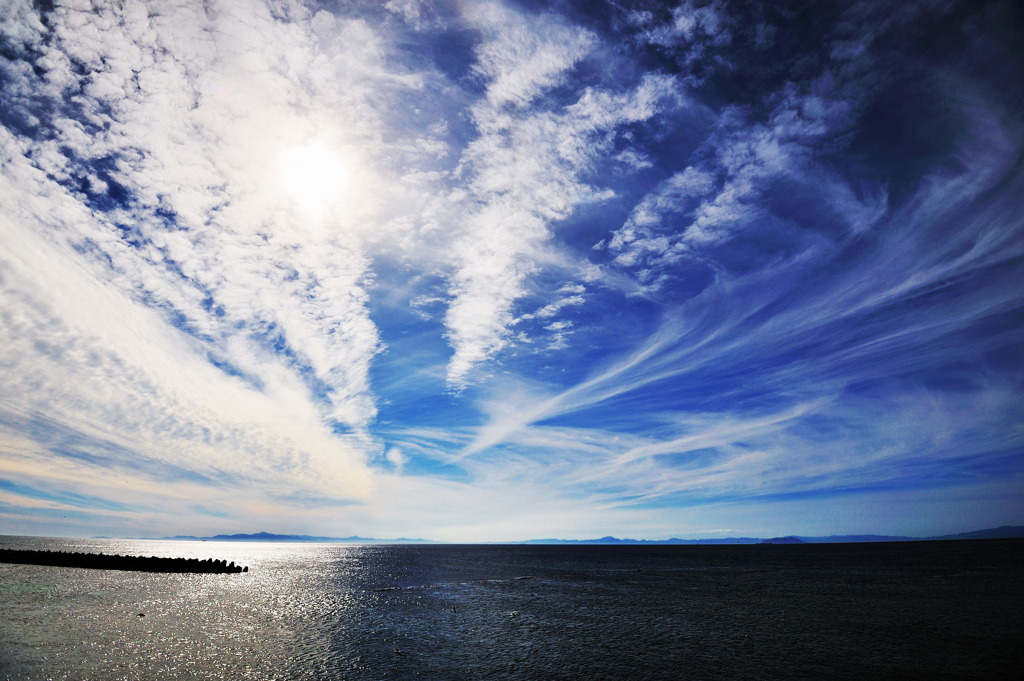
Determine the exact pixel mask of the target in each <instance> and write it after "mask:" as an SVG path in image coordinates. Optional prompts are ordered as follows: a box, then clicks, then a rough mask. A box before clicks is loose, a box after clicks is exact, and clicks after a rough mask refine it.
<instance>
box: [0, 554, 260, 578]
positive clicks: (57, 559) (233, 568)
mask: <svg viewBox="0 0 1024 681" xmlns="http://www.w3.org/2000/svg"><path fill="white" fill-rule="evenodd" d="M0 563H19V564H21V565H51V566H54V567H77V568H91V569H93V570H132V571H136V572H178V573H197V574H238V573H240V572H248V571H249V567H248V566H246V567H242V566H241V565H235V564H234V562H231V563H229V562H227V561H226V560H215V559H213V558H207V559H206V560H200V559H198V558H157V557H156V556H150V557H148V558H147V557H145V556H121V555H116V554H114V555H110V554H105V553H73V552H69V551H19V550H17V549H0Z"/></svg>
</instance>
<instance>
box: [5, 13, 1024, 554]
mask: <svg viewBox="0 0 1024 681" xmlns="http://www.w3.org/2000/svg"><path fill="white" fill-rule="evenodd" d="M1022 35H1024V7H1022V6H1021V5H1020V3H1017V2H1013V1H1012V0H1005V1H1003V0H994V1H983V0H977V1H975V0H970V1H968V0H965V1H962V2H957V1H955V0H935V1H930V0H928V1H925V0H922V1H918V2H905V3H895V4H894V3H892V2H888V1H887V0H886V1H883V0H877V1H876V0H861V1H848V2H826V3H822V2H815V1H811V0H778V1H767V2H760V1H755V0H747V1H737V2H729V1H718V0H713V1H711V2H704V1H690V0H687V1H684V2H679V3H676V2H643V1H639V0H638V1H636V2H628V1H626V0H603V1H600V0H594V1H591V2H569V1H568V0H550V1H545V0H521V1H518V2H514V1H512V0H507V1H504V2H501V1H489V0H480V1H469V0H466V1H461V2H460V1H456V0H431V1H425V0H424V1H420V0H388V1H386V2H385V1H376V0H373V1H371V0H367V1H365V2H362V1H358V0H353V1H351V2H348V1H337V2H323V3H317V2H313V1H303V0H271V1H267V2H263V1H261V0H209V1H207V2H203V3H198V2H193V1H191V0H178V1H175V0H159V2H157V1H155V0H154V1H153V2H145V1H142V0H125V1H124V2H112V1H109V0H92V1H90V0H66V1H61V0H37V1H36V2H30V1H29V0H4V2H2V3H0V533H4V534H40V535H55V536H96V535H104V536H122V537H125V536H127V537H132V536H166V535H178V534H192V535H200V536H204V535H212V534H219V533H235V532H258V531H268V532H275V533H294V534H312V535H327V536H342V537H344V536H350V535H361V536H366V537H378V538H394V537H419V538H427V539H434V540H438V541H449V542H473V541H515V540H523V539H530V538H548V537H557V538H589V537H600V536H604V535H615V536H619V537H634V538H647V539H663V538H668V537H683V538H700V537H728V536H775V535H780V534H800V535H827V534H854V533H857V534H861V533H877V534H901V535H914V536H932V535H939V534H947V533H954V532H962V531H970V530H976V529H981V528H984V527H993V526H997V525H1004V524H1024V172H1022V171H1024V160H1022V159H1024V41H1022V40H1021V37H1022Z"/></svg>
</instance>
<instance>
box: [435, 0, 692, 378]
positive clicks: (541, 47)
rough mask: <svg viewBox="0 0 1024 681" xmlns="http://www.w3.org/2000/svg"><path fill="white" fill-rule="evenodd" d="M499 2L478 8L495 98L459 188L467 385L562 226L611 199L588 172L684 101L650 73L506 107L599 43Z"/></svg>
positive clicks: (456, 305) (451, 371)
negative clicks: (624, 131)
mask: <svg viewBox="0 0 1024 681" xmlns="http://www.w3.org/2000/svg"><path fill="white" fill-rule="evenodd" d="M488 8H489V9H487V10H486V11H483V10H481V14H480V15H479V16H478V15H474V17H475V18H476V19H477V20H478V21H480V22H481V24H482V25H483V27H484V29H485V36H486V39H485V42H484V43H483V46H482V47H481V48H480V55H481V57H480V58H481V64H482V66H481V74H482V75H485V76H486V77H488V78H489V85H488V90H487V92H488V96H487V98H486V100H485V101H484V102H481V103H479V104H477V105H476V106H475V107H474V108H473V120H474V122H475V123H476V127H477V131H478V133H479V134H478V137H477V138H476V139H474V140H473V141H472V142H470V143H469V145H468V146H467V147H466V149H465V151H464V152H463V155H462V159H461V162H460V166H461V173H462V174H463V175H464V176H466V177H467V179H468V181H467V183H466V187H465V189H464V190H459V192H458V193H457V194H456V195H455V196H456V198H458V199H459V201H460V202H461V203H463V204H464V205H465V208H464V209H463V212H462V213H461V215H460V221H461V225H460V226H459V234H458V236H457V237H456V238H455V239H454V241H453V243H452V248H453V251H454V252H453V257H452V262H453V272H452V273H451V274H450V275H449V277H448V281H449V295H450V296H451V298H452V301H451V303H450V305H449V307H448V311H447V314H446V316H445V325H446V327H447V329H448V334H447V335H448V339H449V341H450V343H451V345H452V347H453V356H452V359H451V361H450V363H449V367H448V382H449V384H450V385H451V386H453V387H454V388H456V389H461V388H465V387H466V386H467V385H468V384H469V383H470V380H471V379H470V372H471V371H472V370H473V369H474V368H475V367H477V366H479V365H481V364H482V363H484V362H485V361H487V360H489V359H491V358H493V357H494V356H495V355H496V354H497V353H498V352H499V351H500V350H502V349H503V348H504V347H506V346H507V345H508V342H509V328H510V326H511V325H512V324H513V323H514V321H515V319H516V315H515V311H514V304H515V303H516V301H517V300H519V299H521V298H522V297H523V296H524V294H525V292H526V282H527V280H528V279H529V278H530V277H532V276H533V275H534V274H536V273H537V272H538V270H539V267H540V263H541V262H543V261H545V260H549V259H550V256H548V255H547V254H546V251H548V250H549V249H550V241H551V238H552V234H553V228H554V226H555V223H557V221H559V220H562V219H564V218H566V217H568V216H569V215H570V214H571V213H572V211H573V210H574V209H575V208H576V207H577V206H579V205H581V204H585V203H588V202H594V201H600V200H603V199H606V198H609V197H610V194H609V193H607V192H604V191H602V190H600V189H598V188H596V187H594V186H592V185H590V184H588V183H587V182H586V181H585V180H584V179H583V177H584V175H585V174H586V173H587V172H588V171H589V170H590V168H591V166H592V164H593V163H594V161H595V160H596V159H597V158H598V157H599V156H601V155H602V154H604V153H607V152H608V151H609V150H610V144H611V142H612V140H613V139H614V136H615V132H616V129H617V128H618V127H619V126H621V125H624V124H627V123H635V122H639V121H644V120H647V119H649V118H650V117H652V116H654V115H655V114H656V113H657V112H658V111H659V110H662V109H664V108H673V107H677V106H680V105H681V96H680V94H679V92H678V89H677V86H676V84H675V82H674V80H673V79H672V78H671V77H669V76H666V75H648V76H645V77H643V78H642V79H641V80H640V82H639V83H637V84H636V85H635V86H634V87H633V88H631V89H627V90H619V91H611V90H605V89H597V88H588V89H585V90H583V91H582V92H581V93H580V94H579V95H577V96H574V97H573V98H572V99H570V100H569V101H567V102H566V103H565V104H563V105H561V106H556V107H554V108H547V107H545V108H538V109H536V110H523V111H520V112H518V113H517V114H516V115H514V116H513V115H512V114H511V113H510V112H509V111H507V110H506V109H505V105H506V104H507V103H509V102H515V103H516V104H517V105H518V106H525V105H526V104H528V103H529V102H530V101H531V100H532V99H533V98H534V97H536V96H537V95H538V94H539V93H541V92H544V91H545V90H547V89H550V88H551V87H552V86H553V85H554V84H556V82H557V81H558V79H559V78H561V77H564V76H565V75H566V74H567V73H568V72H569V70H570V69H571V68H572V67H573V66H574V65H575V64H576V63H577V62H578V61H579V60H580V59H582V58H583V57H584V56H585V54H586V49H587V47H588V46H589V45H590V44H591V42H592V39H591V38H590V37H589V36H587V35H585V34H580V33H579V31H578V30H577V31H573V30H571V29H569V28H567V27H564V26H562V25H561V23H560V22H557V21H552V19H551V18H550V17H546V16H538V17H530V18H527V17H525V16H517V15H513V14H510V13H509V11H508V10H500V11H499V10H496V9H495V8H494V6H490V5H489V6H488ZM449 219H451V218H449Z"/></svg>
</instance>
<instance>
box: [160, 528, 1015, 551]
mask: <svg viewBox="0 0 1024 681" xmlns="http://www.w3.org/2000/svg"><path fill="white" fill-rule="evenodd" d="M143 538H144V539H160V540H167V541H236V542H284V543H287V542H294V543H322V544H445V543H448V542H439V541H434V540H431V539H410V538H406V537H400V538H398V539H376V538H373V537H360V536H351V537H315V536H310V535H305V534H271V533H269V532H257V533H255V534H218V535H214V536H211V537H196V536H191V535H187V536H186V535H179V536H175V537H143ZM1018 538H1024V525H1003V526H1001V527H993V528H988V529H984V530H976V531H974V532H961V533H959V534H946V535H940V536H935V537H907V536H896V535H878V534H842V535H828V536H824V537H804V536H796V535H787V536H786V537H774V538H770V537H718V538H708V539H679V538H676V537H673V538H671V539H620V538H618V537H611V536H608V537H601V538H599V539H526V540H522V541H507V542H470V543H479V544H513V545H514V544H580V545H607V546H614V545H621V544H628V545H651V546H669V545H698V544H718V545H720V544H764V543H803V544H852V543H866V542H900V541H957V540H966V539H1018ZM782 539H795V540H798V541H797V542H783V541H781V540H782ZM456 543H461V542H456Z"/></svg>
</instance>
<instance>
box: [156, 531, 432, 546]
mask: <svg viewBox="0 0 1024 681" xmlns="http://www.w3.org/2000/svg"><path fill="white" fill-rule="evenodd" d="M160 539H168V540H176V541H267V542H308V543H318V544H328V543H332V544H338V543H344V544H436V543H439V542H433V541H431V540H429V539H407V538H405V537H399V538H398V539H374V538H372V537H357V536H351V537H311V536H310V535H308V534H270V533H269V532H257V533H256V534H218V535H214V536H213V537H193V536H186V535H179V536H177V537H160Z"/></svg>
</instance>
